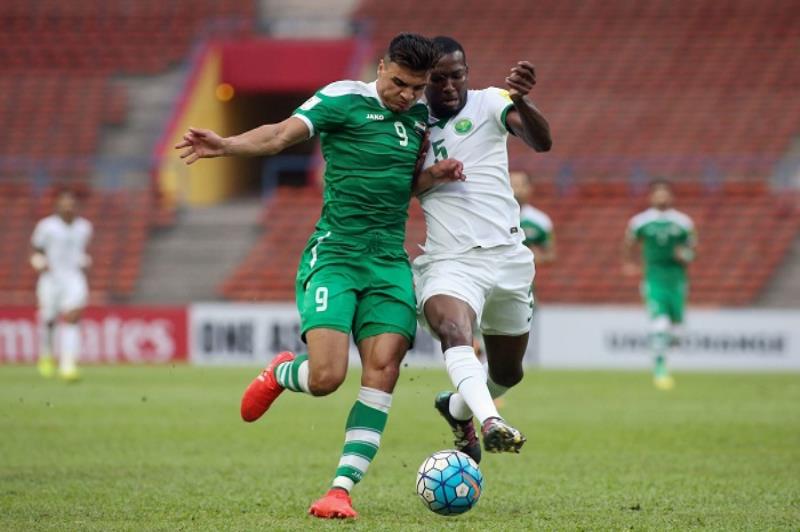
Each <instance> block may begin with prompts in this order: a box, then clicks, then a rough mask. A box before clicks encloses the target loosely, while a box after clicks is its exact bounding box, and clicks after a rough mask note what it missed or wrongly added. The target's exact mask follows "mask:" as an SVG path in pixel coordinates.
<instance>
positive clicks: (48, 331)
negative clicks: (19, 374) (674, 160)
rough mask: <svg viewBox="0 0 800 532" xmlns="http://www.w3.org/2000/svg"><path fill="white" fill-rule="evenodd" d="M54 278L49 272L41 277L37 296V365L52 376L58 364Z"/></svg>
mask: <svg viewBox="0 0 800 532" xmlns="http://www.w3.org/2000/svg"><path fill="white" fill-rule="evenodd" d="M56 295H57V294H56V293H55V287H54V286H53V280H52V278H50V276H49V275H48V274H43V275H41V276H40V277H39V280H38V282H37V284H36V298H37V301H38V311H37V323H36V325H37V332H38V337H39V359H38V361H37V367H38V369H39V373H40V374H41V375H42V377H45V378H50V377H52V376H53V375H55V372H56V365H55V360H54V357H53V354H54V352H55V346H54V337H55V329H56V320H57V319H58V301H57V299H56Z"/></svg>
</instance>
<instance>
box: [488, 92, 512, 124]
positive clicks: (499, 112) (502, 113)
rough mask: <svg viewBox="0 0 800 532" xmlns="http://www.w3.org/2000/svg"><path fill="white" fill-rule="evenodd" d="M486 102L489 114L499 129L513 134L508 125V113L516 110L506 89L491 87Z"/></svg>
mask: <svg viewBox="0 0 800 532" xmlns="http://www.w3.org/2000/svg"><path fill="white" fill-rule="evenodd" d="M486 101H487V106H488V110H489V113H490V114H491V116H492V118H493V119H494V121H495V123H496V124H497V127H498V128H499V129H500V130H501V131H504V132H511V130H510V129H508V125H507V124H506V116H507V115H508V112H509V111H510V110H511V109H513V108H514V102H512V101H511V96H509V95H508V91H507V90H505V89H499V88H497V87H489V88H488V89H486Z"/></svg>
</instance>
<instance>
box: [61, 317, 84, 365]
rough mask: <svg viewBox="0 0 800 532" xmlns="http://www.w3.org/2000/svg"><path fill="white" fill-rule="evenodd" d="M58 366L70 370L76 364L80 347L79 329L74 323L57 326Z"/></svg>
mask: <svg viewBox="0 0 800 532" xmlns="http://www.w3.org/2000/svg"><path fill="white" fill-rule="evenodd" d="M59 340H60V344H59V347H60V349H59V368H60V369H61V371H72V370H74V369H75V367H76V366H77V362H78V353H79V352H80V349H81V329H80V326H79V325H77V324H74V323H64V324H62V325H61V326H60V327H59Z"/></svg>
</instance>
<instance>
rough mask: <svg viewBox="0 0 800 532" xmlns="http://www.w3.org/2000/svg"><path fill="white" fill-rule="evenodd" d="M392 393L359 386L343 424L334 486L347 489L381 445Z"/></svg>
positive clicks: (350, 488)
mask: <svg viewBox="0 0 800 532" xmlns="http://www.w3.org/2000/svg"><path fill="white" fill-rule="evenodd" d="M390 406H392V394H389V393H386V392H382V391H380V390H376V389H374V388H367V387H366V386H362V387H361V390H359V392H358V400H356V402H355V404H354V405H353V408H352V409H351V410H350V415H349V416H348V417H347V425H346V426H345V436H344V449H343V450H342V457H341V458H340V459H339V467H337V468H336V477H335V478H334V479H333V487H334V488H342V489H344V490H346V491H348V492H349V491H351V490H352V489H353V486H355V485H356V484H357V483H358V482H359V481H360V480H361V479H362V478H363V477H364V474H365V473H366V472H367V468H368V467H369V464H370V462H372V460H373V459H374V458H375V455H376V454H377V452H378V447H380V444H381V435H382V434H383V429H384V428H385V427H386V419H387V418H388V416H389V407H390Z"/></svg>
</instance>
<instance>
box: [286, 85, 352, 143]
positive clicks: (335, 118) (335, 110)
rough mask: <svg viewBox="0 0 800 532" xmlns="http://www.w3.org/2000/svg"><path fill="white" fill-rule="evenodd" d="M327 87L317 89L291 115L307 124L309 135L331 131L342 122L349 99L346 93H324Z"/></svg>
mask: <svg viewBox="0 0 800 532" xmlns="http://www.w3.org/2000/svg"><path fill="white" fill-rule="evenodd" d="M328 87H330V86H328ZM328 87H325V88H322V89H320V90H318V91H317V92H316V93H315V94H314V96H312V97H311V98H309V99H308V100H306V101H305V103H303V105H301V106H300V107H298V108H297V109H295V111H294V113H292V116H294V117H296V118H299V119H300V120H302V121H303V122H305V124H306V126H308V131H309V137H313V136H314V135H316V134H317V133H324V132H328V131H333V130H335V129H337V128H338V127H339V126H340V125H341V124H342V123H344V120H345V116H346V115H347V107H348V105H349V101H350V99H349V98H348V97H347V96H346V95H343V96H331V95H329V94H326V89H327V88H328Z"/></svg>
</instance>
